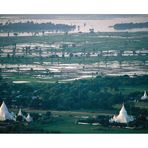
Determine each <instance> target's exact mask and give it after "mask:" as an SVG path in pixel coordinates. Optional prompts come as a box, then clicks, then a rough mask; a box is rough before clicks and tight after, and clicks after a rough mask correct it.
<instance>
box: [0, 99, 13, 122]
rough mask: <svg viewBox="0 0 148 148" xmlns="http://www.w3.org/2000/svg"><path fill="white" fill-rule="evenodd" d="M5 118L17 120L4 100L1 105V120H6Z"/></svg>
mask: <svg viewBox="0 0 148 148" xmlns="http://www.w3.org/2000/svg"><path fill="white" fill-rule="evenodd" d="M5 120H15V117H14V115H13V114H12V113H10V112H9V111H8V108H7V106H6V104H5V102H4V101H3V103H2V105H1V107H0V121H5Z"/></svg>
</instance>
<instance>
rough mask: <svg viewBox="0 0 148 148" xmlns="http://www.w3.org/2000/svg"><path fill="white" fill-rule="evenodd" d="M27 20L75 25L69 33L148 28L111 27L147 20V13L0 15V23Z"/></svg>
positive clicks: (133, 30) (28, 34)
mask: <svg viewBox="0 0 148 148" xmlns="http://www.w3.org/2000/svg"><path fill="white" fill-rule="evenodd" d="M27 21H33V22H35V23H47V22H52V23H55V24H59V23H60V24H69V25H76V29H75V30H73V31H71V33H76V32H89V29H92V28H93V29H94V31H95V32H121V31H128V32H135V31H148V28H140V29H129V30H115V29H114V28H113V27H111V26H113V25H115V24H116V23H130V22H133V23H141V22H148V15H0V23H6V22H11V23H14V22H27ZM48 33H51V32H48ZM52 33H53V32H52ZM54 33H55V32H54ZM0 35H1V36H6V35H7V34H5V33H0ZM10 35H13V34H10ZM19 35H20V36H26V35H27V36H31V35H32V34H31V33H20V34H19Z"/></svg>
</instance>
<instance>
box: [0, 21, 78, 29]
mask: <svg viewBox="0 0 148 148" xmlns="http://www.w3.org/2000/svg"><path fill="white" fill-rule="evenodd" d="M75 28H76V26H75V25H67V24H54V23H51V22H49V23H41V24H39V23H34V22H32V21H28V22H25V23H23V22H18V23H11V22H7V23H5V24H3V23H0V30H1V31H3V32H33V31H45V30H46V31H51V32H52V31H62V32H68V31H71V30H74V29H75Z"/></svg>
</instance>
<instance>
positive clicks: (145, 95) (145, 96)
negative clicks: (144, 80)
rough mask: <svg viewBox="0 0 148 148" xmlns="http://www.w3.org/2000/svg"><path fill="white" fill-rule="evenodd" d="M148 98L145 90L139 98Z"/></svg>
mask: <svg viewBox="0 0 148 148" xmlns="http://www.w3.org/2000/svg"><path fill="white" fill-rule="evenodd" d="M147 99H148V96H147V94H146V91H144V95H143V96H142V97H141V100H147Z"/></svg>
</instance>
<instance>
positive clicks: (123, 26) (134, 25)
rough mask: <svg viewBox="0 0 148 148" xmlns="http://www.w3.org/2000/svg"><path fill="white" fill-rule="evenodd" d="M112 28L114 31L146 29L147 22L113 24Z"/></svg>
mask: <svg viewBox="0 0 148 148" xmlns="http://www.w3.org/2000/svg"><path fill="white" fill-rule="evenodd" d="M113 27H114V29H116V30H126V29H135V28H148V22H144V23H121V24H115V25H114V26H113Z"/></svg>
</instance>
